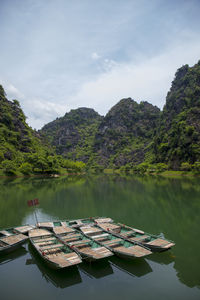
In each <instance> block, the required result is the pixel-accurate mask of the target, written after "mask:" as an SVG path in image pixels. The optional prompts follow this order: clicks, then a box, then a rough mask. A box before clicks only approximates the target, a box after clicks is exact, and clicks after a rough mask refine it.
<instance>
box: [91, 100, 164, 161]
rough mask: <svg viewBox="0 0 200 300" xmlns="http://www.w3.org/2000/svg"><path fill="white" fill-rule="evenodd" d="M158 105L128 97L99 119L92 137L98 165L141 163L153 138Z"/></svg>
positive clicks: (157, 116)
mask: <svg viewBox="0 0 200 300" xmlns="http://www.w3.org/2000/svg"><path fill="white" fill-rule="evenodd" d="M159 115H160V110H159V108H157V107H155V106H153V105H151V104H149V103H148V102H141V103H140V104H138V103H137V102H135V101H134V100H132V99H131V98H127V99H122V100H121V101H119V102H118V103H117V104H116V105H115V106H114V107H113V108H111V110H110V111H109V112H108V114H107V115H106V116H105V118H104V119H103V120H102V122H101V124H100V126H99V128H98V131H97V134H96V136H95V144H94V150H95V152H96V153H97V155H98V162H99V163H100V164H104V165H105V164H110V165H112V164H113V165H116V166H118V167H119V166H121V165H124V164H127V163H129V162H133V163H135V164H138V163H141V162H143V161H144V159H145V154H146V152H147V149H148V145H149V143H150V141H151V138H152V137H153V134H154V131H155V129H156V126H157V124H158V119H159Z"/></svg>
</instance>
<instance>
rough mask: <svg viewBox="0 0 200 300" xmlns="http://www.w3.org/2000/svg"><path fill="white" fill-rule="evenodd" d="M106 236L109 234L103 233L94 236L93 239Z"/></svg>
mask: <svg viewBox="0 0 200 300" xmlns="http://www.w3.org/2000/svg"><path fill="white" fill-rule="evenodd" d="M106 236H109V233H103V234H98V235H93V237H92V238H93V239H97V238H104V237H106Z"/></svg>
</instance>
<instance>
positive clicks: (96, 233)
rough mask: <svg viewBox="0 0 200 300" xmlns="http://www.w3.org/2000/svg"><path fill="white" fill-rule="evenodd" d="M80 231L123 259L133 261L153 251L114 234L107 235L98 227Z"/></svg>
mask: <svg viewBox="0 0 200 300" xmlns="http://www.w3.org/2000/svg"><path fill="white" fill-rule="evenodd" d="M80 230H81V231H82V232H83V233H84V234H85V235H86V236H88V237H91V238H92V239H93V240H94V241H97V242H98V243H100V244H101V245H102V246H104V247H106V248H108V249H109V250H110V251H112V252H113V253H114V254H116V255H117V256H119V257H122V258H129V259H133V258H136V257H144V256H146V255H149V254H151V251H150V250H149V249H147V248H145V247H143V246H140V245H137V244H136V243H134V242H129V241H126V240H124V239H123V238H118V237H116V236H115V235H113V234H112V233H107V232H106V231H104V230H102V229H101V228H99V227H97V226H87V227H86V226H85V227H81V228H80Z"/></svg>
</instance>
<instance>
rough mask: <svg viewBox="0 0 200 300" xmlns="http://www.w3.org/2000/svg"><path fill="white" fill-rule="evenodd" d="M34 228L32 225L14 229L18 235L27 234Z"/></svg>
mask: <svg viewBox="0 0 200 300" xmlns="http://www.w3.org/2000/svg"><path fill="white" fill-rule="evenodd" d="M34 228H35V226H33V225H24V226H18V227H15V228H14V229H15V230H17V231H18V232H20V233H27V232H28V231H29V230H31V229H34Z"/></svg>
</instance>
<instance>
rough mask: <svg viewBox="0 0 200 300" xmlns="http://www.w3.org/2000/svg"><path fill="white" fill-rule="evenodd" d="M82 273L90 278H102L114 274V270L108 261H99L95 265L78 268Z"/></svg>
mask: <svg viewBox="0 0 200 300" xmlns="http://www.w3.org/2000/svg"><path fill="white" fill-rule="evenodd" d="M78 267H79V268H80V270H81V271H83V272H84V273H85V274H87V275H88V276H89V277H90V278H102V277H105V276H109V275H111V274H113V269H112V267H111V265H110V263H109V262H108V261H106V260H105V261H97V262H95V263H92V264H89V263H84V262H83V263H82V264H80V265H79V266H78Z"/></svg>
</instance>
